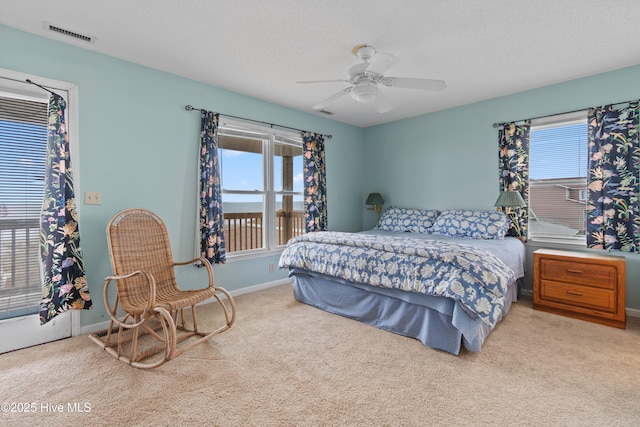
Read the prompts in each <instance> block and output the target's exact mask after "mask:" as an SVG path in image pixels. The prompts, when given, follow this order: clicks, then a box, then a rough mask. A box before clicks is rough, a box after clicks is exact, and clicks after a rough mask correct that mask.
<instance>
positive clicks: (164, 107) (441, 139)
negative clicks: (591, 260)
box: [0, 25, 640, 326]
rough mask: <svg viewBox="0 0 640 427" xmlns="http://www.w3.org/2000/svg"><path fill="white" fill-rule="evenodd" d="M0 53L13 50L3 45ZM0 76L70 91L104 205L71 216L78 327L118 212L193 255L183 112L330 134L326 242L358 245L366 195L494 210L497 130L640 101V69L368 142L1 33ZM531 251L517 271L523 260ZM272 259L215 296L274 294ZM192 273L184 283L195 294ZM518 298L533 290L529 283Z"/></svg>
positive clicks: (440, 118) (86, 174) (233, 277)
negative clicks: (143, 213) (355, 236)
mask: <svg viewBox="0 0 640 427" xmlns="http://www.w3.org/2000/svg"><path fill="white" fill-rule="evenodd" d="M9 40H10V42H8V41H9ZM0 68H7V69H11V70H15V71H21V72H25V73H30V74H35V75H39V76H42V77H46V78H51V79H57V80H62V81H66V82H70V83H74V84H77V85H78V87H79V132H80V177H79V182H80V187H79V188H77V193H78V195H82V194H83V193H84V191H99V192H101V193H102V205H99V206H93V205H90V206H85V205H82V204H81V205H80V219H81V224H80V227H81V237H82V245H83V250H84V255H85V265H86V268H87V275H88V278H89V286H90V290H91V295H92V298H93V300H94V309H93V310H90V311H86V312H83V313H82V318H81V323H82V325H83V326H86V325H90V324H92V323H96V322H100V321H103V320H105V311H104V308H103V301H102V286H103V278H104V277H106V276H108V275H109V274H110V272H111V268H110V265H109V258H108V253H107V247H106V241H105V226H106V223H107V221H108V220H109V219H110V218H111V216H112V215H113V214H114V213H115V212H117V211H118V210H120V209H124V208H127V207H133V206H140V207H146V208H149V209H152V210H154V211H156V212H157V213H158V214H159V215H160V216H161V217H162V218H163V219H164V220H165V222H166V223H167V226H168V228H169V233H170V238H171V241H172V246H173V251H174V256H175V258H176V259H188V258H189V257H190V256H191V255H192V251H193V249H192V248H193V246H194V237H193V218H195V215H196V213H195V206H196V194H195V188H196V172H195V171H196V167H197V164H196V160H197V144H198V129H199V115H198V114H197V113H194V112H186V111H185V110H184V106H185V105H187V104H191V105H194V106H196V107H202V108H207V109H210V110H214V111H220V112H223V113H226V114H230V115H236V116H242V117H248V118H252V119H255V120H261V121H266V122H273V123H278V124H281V125H285V126H290V127H295V128H302V129H308V130H311V131H316V132H321V133H325V134H332V135H333V139H330V140H327V143H326V156H327V186H328V208H329V214H328V215H329V228H330V229H331V230H340V231H359V230H362V229H368V228H371V227H373V226H374V225H375V222H376V219H377V214H376V213H375V212H373V211H367V210H365V209H363V204H364V200H365V198H366V195H367V194H368V193H369V192H374V191H375V192H380V193H381V194H382V196H383V197H384V199H385V202H386V203H385V207H388V206H390V205H396V206H405V207H419V208H439V209H444V208H478V209H493V203H494V202H495V199H496V198H497V196H498V184H497V180H498V172H497V168H498V161H497V130H496V129H495V128H493V127H492V124H493V123H495V122H504V121H509V120H519V119H524V118H530V117H538V116H543V115H548V114H556V113H563V112H567V111H571V110H576V109H582V108H585V107H588V106H592V105H601V104H607V103H615V102H621V101H626V100H629V99H633V98H638V97H640V67H631V68H626V69H622V70H618V71H614V72H610V73H605V74H601V75H597V76H592V77H588V78H583V79H577V80H573V81H570V82H566V83H561V84H557V85H553V86H548V87H545V88H541V89H536V90H531V91H527V92H521V93H517V94H513V95H509V96H505V97H500V98H495V99H491V100H488V101H483V102H479V103H475V104H470V105H466V106H462V107H459V108H453V109H449V110H445V111H440V112H436V113H433V114H428V115H424V116H420V117H415V118H411V119H406V120H400V121H396V122H392V123H388V124H384V125H380V126H373V127H370V128H366V129H360V128H357V127H353V126H349V125H345V124H343V123H339V122H335V121H332V120H329V119H326V118H323V117H319V116H316V115H313V114H307V113H303V112H300V111H296V110H293V109H289V108H285V107H282V106H278V105H275V104H271V103H268V102H265V101H262V100H259V99H256V98H251V97H248V96H245V95H241V94H238V93H233V92H230V91H226V90H223V89H220V88H217V87H213V86H209V85H205V84H202V83H199V82H195V81H192V80H188V79H184V78H181V77H177V76H175V75H171V74H168V73H164V72H161V71H157V70H153V69H150V68H146V67H142V66H139V65H136V64H132V63H129V62H126V61H121V60H118V59H114V58H112V57H109V56H105V55H100V54H96V53H94V52H92V51H89V50H85V49H81V48H78V47H74V46H70V45H67V44H63V43H59V42H55V41H52V40H48V39H45V38H42V37H39V36H35V35H31V34H28V33H24V32H21V31H17V30H14V29H12V28H9V27H6V26H1V25H0ZM538 247H539V246H535V245H532V244H531V245H528V249H527V250H528V263H529V265H531V261H532V256H531V253H532V251H533V250H535V249H537V248H538ZM626 257H627V307H629V308H632V309H635V310H640V283H639V279H638V277H640V258H639V256H638V255H634V254H628V255H627V256H626ZM277 260H278V256H277V255H272V256H267V257H263V258H254V259H247V260H242V261H231V262H228V263H227V264H225V265H218V266H216V267H215V272H216V281H217V284H218V285H221V286H224V287H226V288H227V289H229V290H231V291H234V290H240V289H242V288H246V287H249V286H254V285H259V284H262V283H266V282H272V281H276V280H280V279H283V278H285V277H286V274H285V272H283V271H276V272H273V273H269V271H268V270H269V268H268V266H269V264H272V263H273V264H275V263H277ZM200 274H201V271H198V269H192V270H191V269H189V270H187V271H186V272H182V273H181V275H180V278H181V279H185V280H186V281H195V280H196V279H199V278H200ZM524 289H529V290H530V289H531V271H529V272H528V274H527V277H526V280H525V283H524Z"/></svg>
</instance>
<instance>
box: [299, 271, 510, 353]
mask: <svg viewBox="0 0 640 427" xmlns="http://www.w3.org/2000/svg"><path fill="white" fill-rule="evenodd" d="M290 277H291V278H292V280H293V294H294V297H295V299H296V300H298V301H300V302H303V303H305V304H309V305H312V306H314V307H317V308H320V309H322V310H324V311H327V312H330V313H334V314H338V315H341V316H344V317H348V318H351V319H354V320H358V321H360V322H363V323H367V324H369V325H371V326H375V327H376V328H380V329H383V330H386V331H390V332H393V333H396V334H400V335H404V336H407V337H411V338H416V339H418V340H420V341H421V342H422V343H423V344H424V345H426V346H428V347H431V348H435V349H438V350H443V351H447V352H449V353H452V354H456V355H457V354H459V353H460V349H461V345H464V348H466V349H467V350H469V351H473V352H478V351H480V349H481V347H482V344H483V343H484V341H485V339H486V337H487V336H488V335H489V333H490V332H491V330H492V328H491V326H489V325H487V324H486V323H484V322H483V321H482V320H481V319H480V318H478V317H476V316H474V315H473V314H471V313H469V312H467V311H466V310H465V308H464V307H463V306H462V305H461V304H458V303H456V302H455V301H453V300H450V299H447V298H443V297H434V296H430V295H422V294H417V293H409V292H403V291H398V290H393V289H386V288H377V287H372V286H368V285H360V284H356V283H351V282H347V281H343V280H337V279H334V278H330V277H327V276H322V275H317V274H315V273H310V272H308V271H305V270H298V269H292V270H291V272H290ZM517 290H518V286H517V283H516V282H514V283H513V284H512V286H510V287H509V290H508V294H507V297H506V303H505V307H504V310H503V314H502V316H504V315H506V314H507V313H508V311H509V309H510V307H511V303H512V302H513V301H516V299H517Z"/></svg>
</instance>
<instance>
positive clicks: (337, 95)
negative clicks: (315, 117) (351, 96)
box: [312, 86, 353, 111]
mask: <svg viewBox="0 0 640 427" xmlns="http://www.w3.org/2000/svg"><path fill="white" fill-rule="evenodd" d="M351 89H353V86H349V87H348V88H346V89H342V90H341V91H340V92H338V93H335V94H333V95H331V96H330V97H328V98H327V99H325V100H324V101H322V102H320V103H318V104H316V105H314V106H313V107H312V108H313V109H314V110H316V111H318V110H322V109H323V108H324V107H326V106H327V105H329V104H333V103H334V102H336V101H337V100H338V99H340V98H342V97H343V96H345V95H346V94H348V93H349V92H351Z"/></svg>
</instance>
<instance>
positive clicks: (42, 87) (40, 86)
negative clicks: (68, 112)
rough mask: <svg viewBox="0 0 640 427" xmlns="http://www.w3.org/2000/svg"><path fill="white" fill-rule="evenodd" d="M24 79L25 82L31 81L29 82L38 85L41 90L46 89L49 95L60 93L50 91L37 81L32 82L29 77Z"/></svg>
mask: <svg viewBox="0 0 640 427" xmlns="http://www.w3.org/2000/svg"><path fill="white" fill-rule="evenodd" d="M25 81H26V82H27V83H31V84H32V85H34V86H38V87H39V88H40V89H42V90H46V91H47V92H49V93H50V94H51V95H56V96H60V95H58V94H57V93H55V92H52V91H50V90H49V89H47V88H46V87H44V86H42V85H39V84H38V83H34V82H32V81H31V79H27V80H25Z"/></svg>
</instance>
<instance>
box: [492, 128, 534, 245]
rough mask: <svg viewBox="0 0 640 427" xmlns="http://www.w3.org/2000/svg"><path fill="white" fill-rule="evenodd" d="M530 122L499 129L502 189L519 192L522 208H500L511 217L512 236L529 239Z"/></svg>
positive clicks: (510, 231)
mask: <svg viewBox="0 0 640 427" xmlns="http://www.w3.org/2000/svg"><path fill="white" fill-rule="evenodd" d="M530 130H531V122H530V121H526V122H524V123H523V124H521V125H516V124H515V123H506V124H504V125H503V126H502V128H501V129H500V130H499V131H498V143H499V148H500V150H499V152H498V157H499V172H500V191H518V192H520V195H521V196H522V199H523V200H524V201H525V203H527V206H525V207H523V208H504V207H503V208H499V209H501V210H503V211H505V213H507V214H509V216H510V217H511V219H512V224H511V228H510V229H509V233H508V235H509V236H513V237H517V238H519V239H520V240H522V241H523V242H524V241H526V240H527V231H528V223H529V208H528V205H529V133H530Z"/></svg>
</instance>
